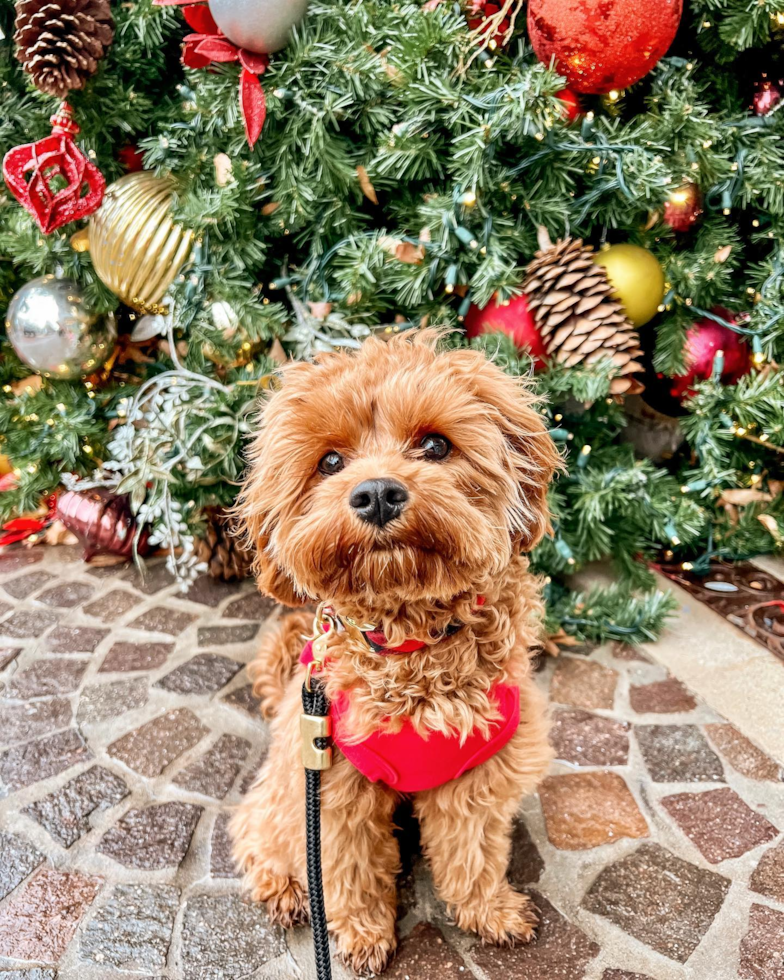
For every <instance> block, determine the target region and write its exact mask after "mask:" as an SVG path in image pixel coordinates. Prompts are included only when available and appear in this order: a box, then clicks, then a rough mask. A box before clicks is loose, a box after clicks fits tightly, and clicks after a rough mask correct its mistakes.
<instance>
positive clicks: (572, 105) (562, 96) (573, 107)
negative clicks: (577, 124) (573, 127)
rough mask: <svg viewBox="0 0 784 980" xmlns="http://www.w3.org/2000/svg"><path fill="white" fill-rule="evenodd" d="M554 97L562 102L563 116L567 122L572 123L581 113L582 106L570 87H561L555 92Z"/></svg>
mask: <svg viewBox="0 0 784 980" xmlns="http://www.w3.org/2000/svg"><path fill="white" fill-rule="evenodd" d="M555 97H556V98H557V99H558V101H559V102H562V103H563V110H562V111H563V117H564V119H565V120H566V121H567V122H569V123H573V122H574V121H575V120H577V119H579V118H580V116H581V115H582V114H583V107H582V105H581V104H580V100H579V98H578V97H577V95H575V93H574V92H573V91H572V90H571V89H569V88H562V89H561V91H560V92H557V93H556V96H555Z"/></svg>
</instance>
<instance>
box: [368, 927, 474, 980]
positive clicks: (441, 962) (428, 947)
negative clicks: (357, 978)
mask: <svg viewBox="0 0 784 980" xmlns="http://www.w3.org/2000/svg"><path fill="white" fill-rule="evenodd" d="M384 977H385V978H386V980H411V978H412V977H416V980H468V978H469V977H470V974H469V973H467V970H466V966H465V961H464V960H463V958H462V956H460V954H459V953H456V952H455V950H454V949H452V947H451V946H450V945H449V944H448V943H447V941H446V940H445V939H444V936H443V933H442V932H441V931H440V929H436V927H435V926H433V925H431V924H430V923H429V922H418V923H417V924H416V925H415V926H414V928H413V929H412V930H411V932H410V933H409V935H408V936H406V938H405V939H404V940H403V941H402V942H401V943H400V947H399V948H398V952H397V956H396V957H395V958H394V960H393V961H392V965H391V966H390V967H389V969H388V970H387V971H386V972H385V973H384Z"/></svg>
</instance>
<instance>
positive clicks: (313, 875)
mask: <svg viewBox="0 0 784 980" xmlns="http://www.w3.org/2000/svg"><path fill="white" fill-rule="evenodd" d="M302 710H303V714H302V717H301V719H300V729H301V732H302V764H303V765H304V766H305V815H306V828H305V834H306V838H305V839H306V847H307V859H308V896H309V899H310V924H311V927H312V929H313V949H314V951H315V954H316V976H317V977H318V980H332V965H331V963H330V958H329V936H328V934H327V914H326V911H325V909H324V885H323V882H322V879H321V772H322V770H324V769H329V767H330V766H331V765H332V748H331V745H330V743H331V741H332V740H331V738H330V733H331V725H330V717H329V701H328V700H327V696H326V694H325V693H324V687H323V685H322V683H321V681H320V680H319V679H318V677H314V676H312V674H311V673H310V672H308V678H307V680H306V681H305V683H304V684H303V685H302Z"/></svg>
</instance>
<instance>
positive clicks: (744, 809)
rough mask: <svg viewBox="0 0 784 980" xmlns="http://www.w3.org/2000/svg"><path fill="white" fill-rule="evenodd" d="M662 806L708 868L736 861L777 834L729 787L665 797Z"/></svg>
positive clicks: (769, 824)
mask: <svg viewBox="0 0 784 980" xmlns="http://www.w3.org/2000/svg"><path fill="white" fill-rule="evenodd" d="M661 803H662V806H663V807H664V809H665V810H666V811H667V813H669V815H670V816H671V817H672V819H673V820H674V821H675V823H676V824H677V825H678V826H679V827H680V829H681V830H682V831H683V833H684V834H686V836H687V837H688V838H689V840H690V841H691V842H692V844H694V846H695V847H696V848H698V849H699V851H700V852H701V853H702V855H703V857H704V858H705V859H706V860H707V861H710V863H711V864H718V863H719V862H720V861H725V860H726V859H727V858H733V857H740V856H741V854H745V853H746V851H750V850H751V849H752V848H754V847H758V846H759V845H760V844H764V843H765V842H766V841H769V840H773V838H774V837H775V836H776V835H777V834H778V830H776V828H775V827H774V826H773V824H772V823H771V822H770V821H769V820H766V819H765V817H763V816H761V815H760V814H759V813H755V812H754V810H752V809H751V807H749V806H747V805H746V804H745V803H744V802H743V800H742V799H741V798H740V797H739V796H738V794H737V793H736V792H735V790H733V789H730V788H729V787H724V788H723V789H711V790H705V791H703V792H702V793H677V794H676V795H675V796H666V797H665V798H664V799H663V800H662V801H661Z"/></svg>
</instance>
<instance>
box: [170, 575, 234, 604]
mask: <svg viewBox="0 0 784 980" xmlns="http://www.w3.org/2000/svg"><path fill="white" fill-rule="evenodd" d="M237 591H238V586H237V584H236V583H233V582H221V581H220V580H219V579H215V578H212V577H211V576H210V575H200V576H199V577H198V578H197V579H196V581H195V582H194V583H193V584H192V585H191V587H190V588H189V589H188V591H187V592H186V593H185V595H184V596H183V598H184V599H188V600H189V601H190V602H198V603H199V604H200V605H202V606H211V607H212V608H213V609H214V608H215V607H216V606H219V605H220V604H221V603H222V602H223V600H224V599H228V598H229V596H233V595H236V594H237Z"/></svg>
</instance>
